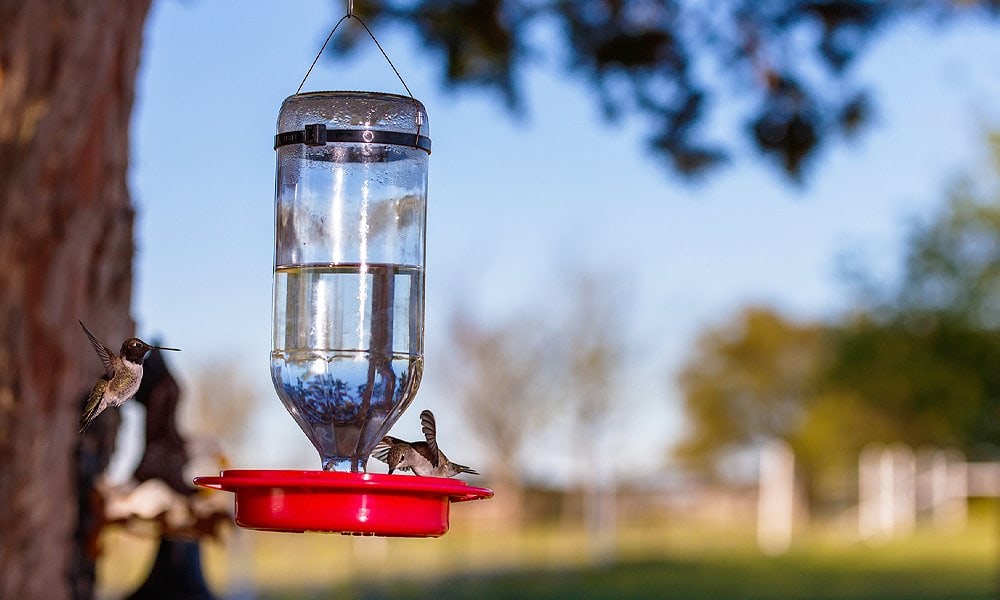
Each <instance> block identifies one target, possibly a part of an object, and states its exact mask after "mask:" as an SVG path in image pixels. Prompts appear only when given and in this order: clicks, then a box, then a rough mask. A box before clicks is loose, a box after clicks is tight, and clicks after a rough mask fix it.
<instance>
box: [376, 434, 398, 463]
mask: <svg viewBox="0 0 1000 600" xmlns="http://www.w3.org/2000/svg"><path fill="white" fill-rule="evenodd" d="M402 443H404V442H403V440H401V439H399V438H394V437H392V436H390V435H387V436H385V437H384V438H382V441H380V442H379V443H377V444H375V448H374V449H373V450H372V457H373V458H374V459H375V460H380V461H382V462H384V463H386V464H388V463H389V449H390V448H391V447H392V446H393V445H394V444H402Z"/></svg>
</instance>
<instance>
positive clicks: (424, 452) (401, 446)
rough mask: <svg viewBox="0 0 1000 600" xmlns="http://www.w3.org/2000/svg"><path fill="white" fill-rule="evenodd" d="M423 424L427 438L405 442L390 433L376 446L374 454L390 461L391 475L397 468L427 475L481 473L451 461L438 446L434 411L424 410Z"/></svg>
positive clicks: (422, 413) (421, 420) (421, 422)
mask: <svg viewBox="0 0 1000 600" xmlns="http://www.w3.org/2000/svg"><path fill="white" fill-rule="evenodd" d="M420 425H421V429H422V430H423V432H424V438H426V440H427V441H425V442H406V441H403V440H401V439H399V438H394V437H392V436H388V435H387V436H385V437H384V438H382V441H381V442H379V443H378V445H377V446H375V450H374V452H373V453H372V456H374V457H375V458H376V459H378V460H380V461H382V462H384V463H387V464H388V465H389V474H390V475H392V472H393V471H394V470H396V469H399V470H400V471H413V472H414V473H415V474H417V475H423V476H425V477H428V476H429V477H453V476H455V475H458V474H459V473H469V474H471V475H479V473H477V472H476V471H475V470H473V469H470V468H469V467H467V466H465V465H460V464H456V463H453V462H451V461H450V460H448V457H447V456H445V455H444V452H441V450H440V448H438V445H437V425H436V424H435V423H434V413H432V412H431V411H429V410H425V411H423V412H421V413H420Z"/></svg>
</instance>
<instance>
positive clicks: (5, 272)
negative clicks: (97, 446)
mask: <svg viewBox="0 0 1000 600" xmlns="http://www.w3.org/2000/svg"><path fill="white" fill-rule="evenodd" d="M148 7H149V0H135V1H128V2H126V1H124V0H108V1H104V2H83V1H79V0H76V1H66V0H32V1H31V2H18V1H16V0H2V1H0V506H3V510H0V598H52V599H56V600H59V599H63V598H68V597H70V595H71V594H73V595H77V594H81V595H86V594H88V593H89V588H88V587H87V586H86V585H77V582H76V581H72V582H71V581H68V579H71V578H75V577H77V576H79V572H78V571H74V572H73V573H72V574H69V575H68V573H71V572H70V569H69V565H68V561H69V558H70V556H71V555H73V553H72V552H71V551H70V550H69V548H68V545H69V544H70V543H72V540H73V530H74V526H75V521H76V519H77V518H78V511H77V510H76V502H77V498H76V490H75V485H76V483H75V481H76V475H75V473H74V469H75V468H77V464H78V461H76V460H74V459H73V456H74V453H75V452H76V449H77V445H78V444H79V442H80V437H79V436H78V434H77V421H78V419H79V416H80V409H81V407H80V398H81V395H83V393H84V392H85V390H86V389H89V386H90V385H93V383H94V381H96V379H97V377H99V376H100V374H101V373H102V371H103V369H102V368H101V365H100V362H99V361H98V359H97V357H96V356H95V355H94V353H93V350H92V349H91V348H90V347H89V344H88V343H87V341H86V338H85V337H84V336H83V334H82V333H81V331H80V326H79V324H77V319H82V320H84V321H86V322H87V324H88V326H89V327H90V328H91V329H93V330H94V331H95V332H98V333H99V336H100V337H101V338H102V339H103V340H105V341H106V343H108V344H112V345H114V344H115V343H120V342H121V340H123V339H125V338H127V337H128V336H129V335H130V334H131V333H132V332H133V328H134V325H133V323H132V320H131V318H130V316H129V303H130V299H131V296H132V252H133V241H132V235H133V234H132V221H133V209H132V207H131V204H130V201H129V194H128V189H127V186H126V178H125V175H126V167H127V165H128V148H129V146H128V131H129V119H130V117H131V114H132V99H133V94H134V83H135V74H136V68H137V66H138V63H139V51H140V46H141V40H142V30H143V22H144V20H145V16H146V12H147V10H148ZM111 433H112V435H113V431H112V432H111ZM102 447H105V446H102ZM94 460H96V461H97V462H100V459H99V458H97V457H95V458H94Z"/></svg>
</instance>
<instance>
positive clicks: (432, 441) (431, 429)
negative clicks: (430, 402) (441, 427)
mask: <svg viewBox="0 0 1000 600" xmlns="http://www.w3.org/2000/svg"><path fill="white" fill-rule="evenodd" d="M420 425H421V427H420V428H421V429H422V430H423V432H424V439H426V440H427V449H428V450H430V452H429V454H430V456H428V457H427V459H428V460H430V461H431V464H432V465H434V468H435V469H436V468H437V466H438V454H440V451H439V450H438V443H437V423H435V422H434V413H432V412H431V411H429V410H423V411H421V412H420Z"/></svg>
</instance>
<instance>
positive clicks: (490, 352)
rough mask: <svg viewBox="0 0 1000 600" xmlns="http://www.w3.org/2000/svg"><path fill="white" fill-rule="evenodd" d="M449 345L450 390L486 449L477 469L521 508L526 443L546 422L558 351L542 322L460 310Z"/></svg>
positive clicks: (453, 320)
mask: <svg viewBox="0 0 1000 600" xmlns="http://www.w3.org/2000/svg"><path fill="white" fill-rule="evenodd" d="M445 344H446V345H445V347H446V349H447V353H446V354H445V357H444V360H443V361H442V372H443V373H444V374H445V382H446V383H445V385H446V386H447V387H446V389H448V390H449V393H450V395H452V396H453V397H454V398H455V399H456V400H457V401H458V402H459V405H460V406H461V409H462V412H463V413H464V414H465V416H466V418H467V420H468V422H469V424H470V426H471V428H472V430H473V432H474V433H475V436H476V439H477V440H478V441H479V442H480V444H481V446H482V447H483V448H484V449H485V450H486V451H487V452H488V464H487V465H485V467H484V468H483V469H478V470H479V471H480V472H481V473H483V474H484V475H486V476H488V477H489V479H490V481H491V483H493V484H494V485H495V486H496V487H498V488H503V489H504V490H505V493H506V494H509V495H510V497H511V498H513V499H514V500H513V501H512V502H513V505H512V506H511V510H514V511H517V510H518V506H517V504H518V500H517V496H518V492H519V490H520V488H521V486H522V485H523V483H524V473H525V468H524V467H525V464H526V461H527V460H529V457H527V456H525V446H526V442H527V441H528V440H530V439H531V438H532V436H533V435H534V434H536V433H537V432H538V431H539V430H540V429H541V428H542V427H544V426H545V425H546V424H547V422H548V415H549V411H550V410H551V408H552V400H553V397H554V396H553V394H552V393H551V389H550V386H551V382H550V377H551V375H552V374H553V368H556V366H555V364H554V363H555V362H557V361H558V357H557V354H558V352H554V351H553V348H554V346H553V344H552V342H551V340H550V338H549V336H548V334H547V333H546V330H545V328H544V327H543V326H541V325H540V324H539V323H538V322H535V321H531V320H528V319H517V318H515V319H512V320H510V321H509V322H506V323H500V324H498V325H493V326H490V325H486V324H484V323H482V322H480V321H478V320H475V319H473V318H471V317H469V316H468V315H467V314H466V313H464V312H462V311H461V310H458V311H456V312H455V313H454V314H453V315H452V318H451V322H450V324H449V332H448V339H447V341H446V342H445ZM456 458H457V457H456Z"/></svg>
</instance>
